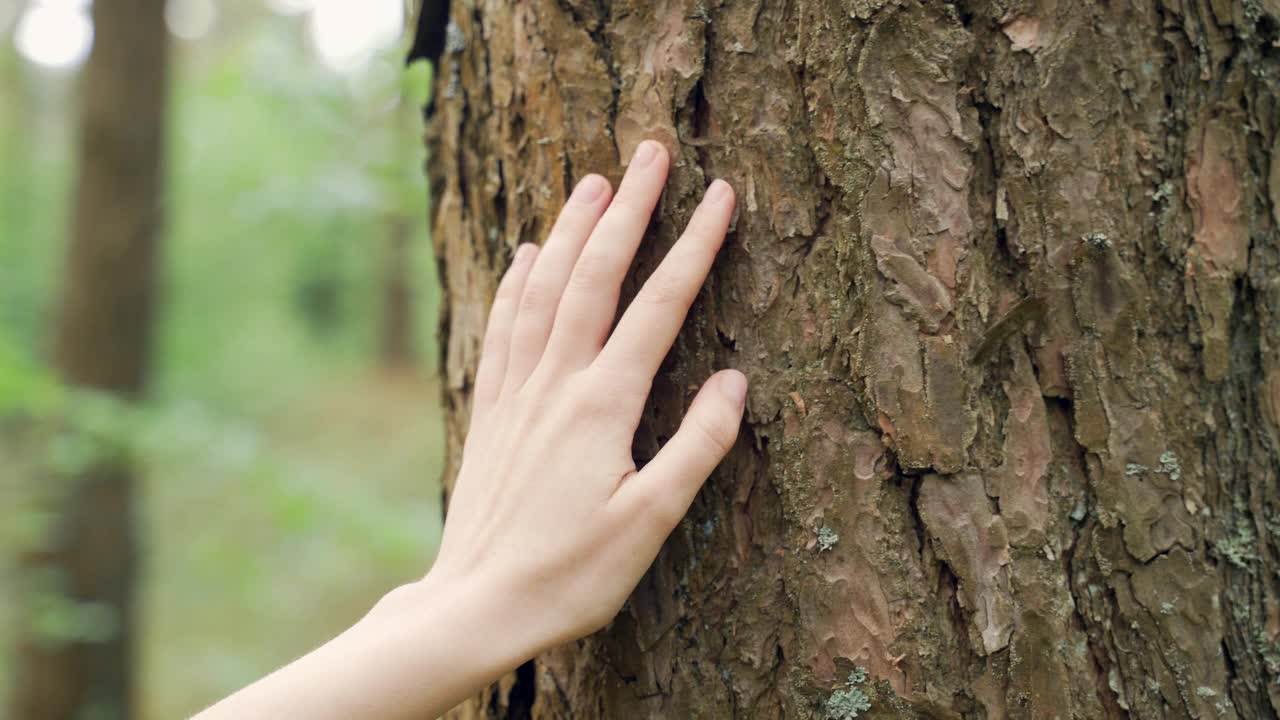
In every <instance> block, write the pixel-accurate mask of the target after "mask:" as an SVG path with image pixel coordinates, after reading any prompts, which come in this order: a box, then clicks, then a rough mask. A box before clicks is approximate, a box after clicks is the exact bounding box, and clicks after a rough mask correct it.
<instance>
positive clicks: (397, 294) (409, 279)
mask: <svg viewBox="0 0 1280 720" xmlns="http://www.w3.org/2000/svg"><path fill="white" fill-rule="evenodd" d="M413 228H414V226H413V224H412V221H411V219H410V218H408V217H404V216H401V215H395V216H393V217H391V218H390V219H389V220H388V221H387V238H386V241H385V242H386V246H385V249H384V250H383V256H382V273H381V276H380V280H379V282H378V288H379V290H380V292H381V295H382V297H381V306H382V308H381V309H382V315H381V321H382V327H381V331H380V332H379V338H380V341H379V345H380V349H379V356H380V362H381V365H382V369H384V370H391V371H404V370H411V369H412V368H413V363H414V361H415V360H416V359H417V358H415V357H414V341H415V339H414V334H413V328H414V322H415V320H414V316H413V301H414V296H413V252H412V250H413Z"/></svg>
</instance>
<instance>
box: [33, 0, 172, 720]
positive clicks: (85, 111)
mask: <svg viewBox="0 0 1280 720" xmlns="http://www.w3.org/2000/svg"><path fill="white" fill-rule="evenodd" d="M164 6H165V3H164V0H96V2H94V4H93V20H94V35H95V37H94V47H93V51H92V54H91V55H90V57H89V61H88V66H87V72H86V76H85V77H84V79H83V85H82V87H83V94H82V99H81V111H80V113H81V115H80V148H79V178H78V182H77V185H76V192H75V208H74V219H73V229H72V236H71V242H70V246H69V248H68V255H67V265H66V271H65V275H64V278H63V288H62V295H61V298H60V308H59V315H58V328H57V333H56V339H55V347H54V364H55V366H56V367H57V370H58V372H59V374H60V375H61V377H62V379H63V380H64V381H65V382H66V383H67V384H68V385H70V386H73V387H79V388H87V389H91V390H96V391H102V392H106V393H110V394H112V395H115V396H118V397H120V398H122V399H123V400H125V401H128V400H132V399H134V398H136V397H137V396H138V395H139V394H140V393H141V392H142V390H143V388H144V384H145V381H146V377H147V367H148V356H149V351H150V344H151V343H150V339H151V336H152V332H151V313H152V310H153V308H154V305H155V303H154V301H153V297H152V296H153V288H154V267H155V264H156V255H157V249H158V248H157V244H158V243H157V236H158V233H159V231H160V227H161V195H162V192H161V191H162V157H163V152H162V151H163V145H164V143H163V138H164V126H165V101H166V95H167V89H166V85H167V59H166V58H167V46H168V33H167V31H166V29H165V25H164ZM133 475H134V473H133V469H132V468H131V467H129V464H128V462H127V459H122V458H120V457H117V456H116V455H115V454H114V453H104V454H103V455H102V456H101V457H96V458H94V459H93V460H92V461H91V462H89V463H87V464H86V466H85V467H84V469H83V470H82V471H80V472H78V473H76V474H75V476H74V477H72V478H70V480H71V485H70V487H69V489H68V491H67V493H66V496H65V499H64V501H63V502H62V503H61V507H59V508H58V515H59V517H58V520H57V522H56V527H55V529H54V532H53V534H52V535H51V537H50V539H49V545H48V547H46V548H44V549H43V550H42V551H41V552H40V553H39V554H36V555H32V556H30V557H27V558H25V559H24V568H25V570H26V571H27V572H28V574H31V575H36V574H37V573H36V571H40V572H39V573H38V574H39V575H40V576H41V577H43V578H54V579H56V582H55V583H54V585H55V586H56V587H55V588H52V589H54V590H56V591H57V592H60V593H65V594H66V596H67V598H66V599H67V600H69V601H70V602H72V603H74V607H76V608H79V610H80V611H87V610H92V611H93V617H95V618H96V619H97V621H98V625H99V627H97V628H96V629H94V631H93V632H88V633H85V635H86V636H85V637H81V638H76V639H69V640H68V639H67V638H63V639H62V640H61V641H51V639H50V638H48V637H43V636H40V635H39V634H38V631H37V630H36V629H34V628H27V631H28V635H27V636H26V637H23V638H21V639H20V641H19V657H18V672H17V679H16V681H15V688H16V692H15V698H14V707H15V713H14V717H20V718H24V719H25V720H45V719H49V720H54V719H56V720H62V719H64V718H65V719H71V718H89V717H92V718H128V717H132V716H133V715H134V711H133V705H132V701H131V700H132V699H131V694H132V669H133V666H134V656H133V637H132V634H133V626H134V622H133V608H132V605H133V578H134V574H135V560H134V556H135V547H134V537H133V511H134V497H133Z"/></svg>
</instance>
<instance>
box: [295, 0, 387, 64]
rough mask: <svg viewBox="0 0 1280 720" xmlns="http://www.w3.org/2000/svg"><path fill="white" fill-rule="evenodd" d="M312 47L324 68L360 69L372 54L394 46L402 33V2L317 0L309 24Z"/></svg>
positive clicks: (385, 0)
mask: <svg viewBox="0 0 1280 720" xmlns="http://www.w3.org/2000/svg"><path fill="white" fill-rule="evenodd" d="M308 31H309V35H310V37H311V44H312V45H313V46H314V47H315V49H316V52H317V53H319V55H320V59H321V60H323V61H324V63H325V64H326V65H328V66H329V67H330V68H333V69H334V70H337V71H340V72H354V71H358V70H362V69H363V68H364V67H365V65H366V64H367V63H368V62H369V60H370V59H371V58H372V57H373V55H374V54H375V53H377V52H378V51H380V50H383V49H386V48H388V47H391V46H392V45H394V44H395V43H396V42H397V41H398V40H399V39H400V34H401V33H402V32H403V31H404V3H403V2H402V0H366V1H365V2H361V3H356V2H351V0H317V2H315V6H314V8H313V9H312V11H311V18H310V22H309V24H308Z"/></svg>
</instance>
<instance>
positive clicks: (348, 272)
mask: <svg viewBox="0 0 1280 720" xmlns="http://www.w3.org/2000/svg"><path fill="white" fill-rule="evenodd" d="M99 2H102V0H99ZM90 11H91V8H90V2H89V0H0V708H4V707H7V704H6V697H7V696H8V695H10V694H12V693H13V691H14V687H12V685H13V683H14V681H13V679H12V678H13V677H14V673H13V672H11V671H12V669H13V665H14V664H15V663H16V662H17V661H16V657H17V654H16V653H14V652H12V649H13V647H14V643H15V638H16V637H17V636H18V635H20V634H23V633H25V634H28V635H34V636H35V637H36V638H37V640H38V641H39V642H41V643H47V644H48V645H49V646H50V647H58V646H59V644H60V643H71V642H85V641H90V642H91V641H93V640H94V639H95V637H98V636H108V635H110V634H111V633H113V632H115V630H116V629H117V628H115V623H114V622H113V618H112V616H111V612H110V611H109V608H103V607H100V606H97V605H95V604H94V603H90V602H77V601H76V600H75V599H73V598H68V597H67V596H66V595H65V593H60V592H59V589H60V583H63V582H64V581H65V578H60V577H58V576H57V575H56V573H55V574H53V576H50V574H49V573H48V572H47V569H45V570H42V571H41V572H42V573H43V574H40V573H33V572H32V571H31V568H29V567H24V566H23V563H22V561H21V558H22V557H24V555H25V554H30V553H32V552H37V553H38V552H39V551H40V549H41V548H40V545H41V543H44V542H48V538H49V535H50V528H53V527H56V526H57V523H58V517H57V515H58V513H59V512H60V509H59V507H60V506H59V504H58V491H57V490H56V488H59V487H60V486H59V482H60V480H59V479H60V478H62V479H66V478H74V477H76V476H77V475H78V474H79V473H81V472H82V471H83V470H84V468H85V466H87V465H88V464H91V463H92V462H93V461H94V459H93V458H94V455H95V453H100V452H102V451H103V450H102V448H103V447H108V446H109V447H110V448H112V452H115V451H116V450H120V451H123V452H125V453H127V454H128V455H129V456H130V457H131V458H132V460H131V462H132V464H133V466H134V467H135V468H136V474H137V483H138V484H137V485H136V486H135V489H134V494H135V496H136V504H137V508H138V514H137V528H136V532H137V534H138V538H139V540H138V542H139V545H138V547H139V567H138V573H139V574H138V579H137V588H136V591H137V597H138V602H137V619H138V627H137V632H136V640H137V643H138V650H137V658H138V667H137V669H136V674H135V680H134V683H135V685H136V688H137V692H136V698H137V701H138V706H137V708H136V710H137V713H138V715H139V716H141V717H144V718H172V717H180V716H186V715H189V714H191V713H193V712H194V711H196V710H198V709H200V708H201V707H202V706H203V705H205V704H207V703H209V702H211V701H213V700H215V699H217V698H218V697H220V696H221V695H223V694H226V693H227V692H230V691H232V690H234V689H236V688H238V687H240V686H242V685H244V684H245V683H247V682H249V681H251V680H253V679H254V678H256V677H258V676H260V675H262V674H264V673H266V672H268V671H270V670H271V669H273V668H274V667H277V666H279V665H280V664H282V663H284V662H286V661H287V660H289V659H291V658H292V657H295V656H296V655H298V654H300V653H302V652H304V651H306V650H307V649H309V648H311V647H313V646H314V645H316V644H317V643H319V642H321V641H322V640H324V639H326V638H328V637H330V636H332V635H333V634H334V633H336V632H337V631H339V630H340V629H342V628H344V627H345V626H347V625H348V624H349V623H351V622H352V621H354V620H355V619H356V618H357V617H358V616H359V615H360V614H361V613H362V612H363V611H364V610H366V609H367V608H368V607H369V606H370V605H371V604H372V603H373V602H374V601H375V600H376V599H377V598H378V597H379V596H380V595H381V594H382V593H383V592H385V591H386V590H387V589H389V588H390V587H392V586H393V585H395V584H397V583H401V582H405V581H407V580H409V579H412V578H413V577H414V576H415V575H417V574H418V573H420V572H422V571H423V570H424V569H425V568H426V567H427V565H428V563H429V562H430V559H431V557H432V555H433V552H434V548H435V543H436V541H437V538H438V535H439V518H440V510H439V492H438V489H437V482H438V475H439V471H440V455H441V452H442V438H441V430H440V428H441V419H440V408H439V397H438V391H437V388H436V385H435V383H436V379H435V364H436V351H435V337H434V336H435V324H436V298H437V288H436V286H435V277H436V275H435V270H434V268H433V266H432V255H431V252H430V248H429V246H428V238H427V236H426V233H427V230H426V221H425V218H426V207H425V203H426V197H427V193H426V189H425V179H424V177H423V174H422V170H421V168H422V162H423V152H424V151H423V149H422V142H421V115H420V107H421V105H422V103H423V102H424V100H425V92H426V90H425V88H427V87H428V78H427V77H426V75H427V74H428V73H429V70H428V69H427V68H426V66H425V65H424V66H422V67H420V68H419V67H415V68H411V69H410V70H408V71H406V70H405V68H404V64H403V57H404V48H405V41H404V32H403V28H404V25H405V20H404V16H403V11H404V8H403V4H402V3H401V2H400V0H376V1H375V0H362V1H361V2H354V1H353V0H266V1H265V2H264V1H263V0H217V1H216V2H215V1H214V0H169V2H168V7H167V10H166V13H165V15H166V23H167V27H168V30H169V32H170V34H171V36H170V38H169V43H170V45H169V47H170V59H171V64H170V82H169V87H170V95H169V100H168V110H167V117H168V131H169V132H168V147H167V152H166V159H165V162H164V167H165V169H166V172H165V174H164V179H165V191H164V193H163V197H164V202H163V208H164V214H165V225H164V227H163V228H162V230H161V231H160V233H159V236H158V240H159V244H160V251H159V258H160V265H159V272H158V275H157V282H158V286H157V289H158V293H159V294H158V303H157V315H156V316H155V326H154V346H153V350H152V359H153V360H152V366H151V368H150V371H149V377H148V379H147V390H146V392H145V393H144V396H143V398H144V399H143V400H142V401H141V402H140V403H138V404H132V403H130V404H119V403H114V402H113V401H111V400H110V399H104V398H102V397H99V396H94V395H85V394H84V393H78V392H73V391H70V390H68V389H67V388H65V387H63V386H62V385H61V384H60V382H59V379H58V374H57V372H56V371H55V369H54V368H53V367H51V359H50V356H51V345H52V344H53V342H54V336H55V333H56V328H55V324H56V319H57V317H58V308H57V304H58V299H59V292H60V289H61V284H62V278H63V274H64V272H65V268H66V263H65V260H66V254H67V243H68V239H69V237H70V236H71V232H72V229H71V226H72V215H73V213H72V206H73V194H74V188H75V180H76V174H77V172H80V171H82V168H79V167H78V161H77V155H76V149H77V120H76V118H77V109H78V107H79V102H80V100H81V98H82V97H83V85H84V83H83V77H82V75H83V73H82V70H83V68H84V63H85V60H86V57H87V54H88V52H89V47H90V45H91V43H92V39H93V24H92V22H91V15H90ZM51 488H55V490H51ZM104 511H105V510H104Z"/></svg>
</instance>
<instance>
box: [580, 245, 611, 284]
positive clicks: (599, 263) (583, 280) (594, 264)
mask: <svg viewBox="0 0 1280 720" xmlns="http://www.w3.org/2000/svg"><path fill="white" fill-rule="evenodd" d="M612 274H613V271H612V266H611V263H610V262H609V260H608V258H606V257H604V256H602V255H600V254H599V253H583V254H582V257H580V258H578V262H577V264H575V265H574V266H573V272H572V273H570V275H569V286H570V287H572V288H574V289H575V290H586V291H591V290H598V289H600V288H602V287H604V286H605V285H606V284H607V283H608V282H609V278H610V277H611V276H612Z"/></svg>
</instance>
